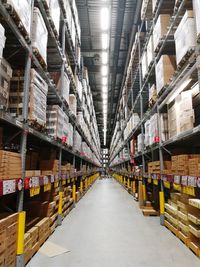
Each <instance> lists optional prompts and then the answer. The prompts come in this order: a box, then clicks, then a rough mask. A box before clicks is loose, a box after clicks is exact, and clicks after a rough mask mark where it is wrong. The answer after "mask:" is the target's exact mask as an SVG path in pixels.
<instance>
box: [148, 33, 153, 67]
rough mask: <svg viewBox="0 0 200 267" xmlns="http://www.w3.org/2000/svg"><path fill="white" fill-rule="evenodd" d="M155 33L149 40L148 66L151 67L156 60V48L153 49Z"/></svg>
mask: <svg viewBox="0 0 200 267" xmlns="http://www.w3.org/2000/svg"><path fill="white" fill-rule="evenodd" d="M153 47H154V46H153V35H151V36H150V38H149V42H148V45H147V66H148V67H149V65H150V64H151V63H152V61H153V60H154V50H153Z"/></svg>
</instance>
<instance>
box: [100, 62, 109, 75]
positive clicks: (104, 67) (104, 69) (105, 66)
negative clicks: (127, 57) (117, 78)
mask: <svg viewBox="0 0 200 267" xmlns="http://www.w3.org/2000/svg"><path fill="white" fill-rule="evenodd" d="M101 74H102V76H107V75H108V66H107V65H103V66H102V67H101Z"/></svg>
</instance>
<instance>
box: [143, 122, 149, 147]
mask: <svg viewBox="0 0 200 267" xmlns="http://www.w3.org/2000/svg"><path fill="white" fill-rule="evenodd" d="M144 131H145V136H144V144H145V146H146V147H148V146H149V145H150V138H151V136H150V120H148V121H146V122H145V124H144Z"/></svg>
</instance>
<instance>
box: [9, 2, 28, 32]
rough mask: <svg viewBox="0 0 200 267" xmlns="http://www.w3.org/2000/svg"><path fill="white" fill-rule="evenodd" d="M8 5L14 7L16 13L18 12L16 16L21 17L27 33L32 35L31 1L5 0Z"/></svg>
mask: <svg viewBox="0 0 200 267" xmlns="http://www.w3.org/2000/svg"><path fill="white" fill-rule="evenodd" d="M4 2H6V3H7V4H8V5H10V6H11V7H12V9H13V10H14V13H16V16H15V17H19V18H20V21H21V25H23V28H24V30H25V32H26V35H28V36H30V28H31V7H32V5H31V1H29V0H24V1H23V2H22V1H20V0H4Z"/></svg>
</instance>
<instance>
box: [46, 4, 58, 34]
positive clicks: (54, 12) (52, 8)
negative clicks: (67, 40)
mask: <svg viewBox="0 0 200 267" xmlns="http://www.w3.org/2000/svg"><path fill="white" fill-rule="evenodd" d="M47 2H48V3H47V4H48V6H49V13H50V16H51V18H52V20H53V24H54V27H55V30H56V33H57V35H59V30H60V6H59V1H58V0H47Z"/></svg>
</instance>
